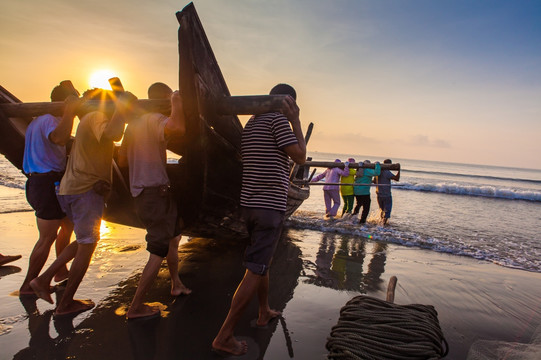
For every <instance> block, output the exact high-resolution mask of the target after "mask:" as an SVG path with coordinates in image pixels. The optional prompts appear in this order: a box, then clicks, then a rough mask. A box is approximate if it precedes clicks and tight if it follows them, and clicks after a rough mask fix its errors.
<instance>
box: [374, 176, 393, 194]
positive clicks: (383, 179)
mask: <svg viewBox="0 0 541 360" xmlns="http://www.w3.org/2000/svg"><path fill="white" fill-rule="evenodd" d="M393 176H394V174H393V173H392V172H390V171H389V170H382V171H381V174H380V175H379V176H378V177H377V184H382V185H388V186H378V187H377V188H376V193H377V194H378V196H380V197H382V196H391V186H390V185H391V178H392V177H393Z"/></svg>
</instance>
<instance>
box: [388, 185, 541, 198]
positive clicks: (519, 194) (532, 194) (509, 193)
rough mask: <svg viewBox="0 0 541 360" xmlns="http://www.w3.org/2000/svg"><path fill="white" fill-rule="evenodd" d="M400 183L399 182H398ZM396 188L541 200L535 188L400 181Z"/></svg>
mask: <svg viewBox="0 0 541 360" xmlns="http://www.w3.org/2000/svg"><path fill="white" fill-rule="evenodd" d="M397 185H398V184H397ZM395 189H400V190H413V191H426V192H436V193H443V194H453V195H467V196H482V197H490V198H498V199H508V200H528V201H536V202H541V192H540V191H535V190H520V189H510V188H498V187H496V186H491V185H482V186H479V185H464V184H457V183H438V184H429V183H418V184H416V183H400V185H399V186H395Z"/></svg>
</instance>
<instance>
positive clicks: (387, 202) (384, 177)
mask: <svg viewBox="0 0 541 360" xmlns="http://www.w3.org/2000/svg"><path fill="white" fill-rule="evenodd" d="M383 163H384V164H392V163H393V162H392V161H391V159H385V160H384V161H383ZM391 180H394V181H400V170H398V172H397V173H396V175H395V174H393V173H392V172H391V171H389V170H382V171H381V174H380V175H379V176H377V177H376V178H375V183H376V184H378V185H383V186H378V187H376V194H377V197H378V205H379V208H380V210H381V213H380V216H381V221H382V222H383V225H386V224H387V221H388V220H389V218H390V217H391V210H392V208H393V198H392V195H391Z"/></svg>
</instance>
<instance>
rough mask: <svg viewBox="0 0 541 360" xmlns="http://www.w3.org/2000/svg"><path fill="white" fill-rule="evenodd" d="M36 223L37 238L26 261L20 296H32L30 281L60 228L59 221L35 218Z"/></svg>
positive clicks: (37, 272) (35, 275)
mask: <svg viewBox="0 0 541 360" xmlns="http://www.w3.org/2000/svg"><path fill="white" fill-rule="evenodd" d="M36 223H37V227H38V232H39V238H38V241H37V242H36V245H34V249H32V253H31V254H30V259H29V260H28V271H27V273H26V277H25V278H24V281H23V283H22V285H21V288H20V289H19V294H20V295H33V294H34V290H32V288H31V287H30V281H32V280H33V279H34V278H36V277H37V276H38V275H39V273H40V271H41V269H43V265H45V262H46V261H47V258H48V257H49V252H50V250H51V245H53V242H54V241H55V239H56V233H57V231H58V228H59V227H60V223H61V220H45V219H40V218H36Z"/></svg>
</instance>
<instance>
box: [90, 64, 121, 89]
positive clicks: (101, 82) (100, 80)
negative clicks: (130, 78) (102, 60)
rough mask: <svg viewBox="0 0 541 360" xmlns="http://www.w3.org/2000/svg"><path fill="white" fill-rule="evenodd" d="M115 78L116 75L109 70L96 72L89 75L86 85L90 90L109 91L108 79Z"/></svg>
mask: <svg viewBox="0 0 541 360" xmlns="http://www.w3.org/2000/svg"><path fill="white" fill-rule="evenodd" d="M116 76H117V75H116V74H115V73H114V72H113V71H112V70H109V69H100V70H96V71H94V72H93V73H92V74H91V75H90V78H89V79H88V84H89V85H90V87H91V88H99V89H105V90H111V85H110V84H109V79H110V78H112V77H116Z"/></svg>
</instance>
